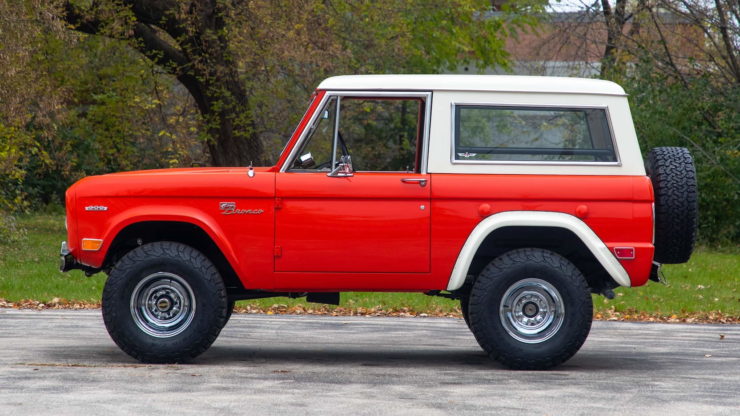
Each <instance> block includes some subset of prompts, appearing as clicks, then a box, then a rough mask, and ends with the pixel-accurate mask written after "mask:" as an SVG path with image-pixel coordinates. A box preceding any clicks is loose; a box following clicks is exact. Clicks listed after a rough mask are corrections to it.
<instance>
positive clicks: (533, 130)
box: [453, 105, 617, 162]
mask: <svg viewBox="0 0 740 416" xmlns="http://www.w3.org/2000/svg"><path fill="white" fill-rule="evenodd" d="M453 157H454V160H455V161H542V162H616V161H617V156H616V152H615V151H614V145H613V142H612V137H611V133H610V130H609V125H608V122H607V117H606V110H604V109H601V108H597V109H591V108H587V109H583V108H547V107H542V108H537V107H528V108H523V107H502V106H478V105H459V106H455V148H454V156H453Z"/></svg>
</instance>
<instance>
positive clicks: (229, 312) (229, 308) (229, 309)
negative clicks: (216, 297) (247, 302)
mask: <svg viewBox="0 0 740 416" xmlns="http://www.w3.org/2000/svg"><path fill="white" fill-rule="evenodd" d="M234 306H236V302H235V301H233V300H230V301H229V302H228V304H227V305H226V322H224V325H226V324H227V323H228V322H229V319H231V315H232V314H233V313H234Z"/></svg>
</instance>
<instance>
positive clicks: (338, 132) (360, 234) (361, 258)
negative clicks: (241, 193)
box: [275, 93, 431, 273]
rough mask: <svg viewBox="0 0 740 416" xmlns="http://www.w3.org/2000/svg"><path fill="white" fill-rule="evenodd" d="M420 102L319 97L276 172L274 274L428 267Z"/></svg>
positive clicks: (394, 97)
mask: <svg viewBox="0 0 740 416" xmlns="http://www.w3.org/2000/svg"><path fill="white" fill-rule="evenodd" d="M426 102H427V97H426V95H424V94H417V95H408V94H407V95H404V96H399V95H395V94H389V93H385V94H382V95H362V96H358V95H347V94H346V93H345V94H344V95H342V96H338V95H328V96H327V99H326V104H325V106H324V107H323V108H322V110H320V112H319V113H318V117H317V118H316V120H315V121H314V123H313V126H312V128H311V129H309V132H308V133H307V135H306V136H307V137H305V138H304V140H303V141H302V142H300V143H298V144H297V146H299V149H298V152H296V154H295V156H294V158H293V160H288V162H287V163H288V165H287V166H288V167H287V168H285V169H283V171H282V172H280V173H278V174H277V178H276V196H277V201H276V208H277V209H276V216H275V231H276V233H275V245H276V247H275V270H276V271H278V272H329V273H332V272H347V273H424V272H428V271H429V263H430V258H429V256H430V214H429V213H430V209H429V208H430V207H429V200H430V188H431V183H430V180H429V179H430V178H429V176H428V175H427V174H426V173H422V172H421V169H420V165H421V163H420V160H421V158H420V153H421V148H422V142H423V140H422V137H423V120H424V118H425V117H424V116H425V112H426Z"/></svg>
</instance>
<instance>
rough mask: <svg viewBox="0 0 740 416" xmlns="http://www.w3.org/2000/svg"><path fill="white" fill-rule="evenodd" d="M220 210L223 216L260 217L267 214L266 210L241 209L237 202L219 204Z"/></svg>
mask: <svg viewBox="0 0 740 416" xmlns="http://www.w3.org/2000/svg"><path fill="white" fill-rule="evenodd" d="M218 209H220V210H221V214H222V215H234V214H237V215H259V214H262V213H263V212H265V210H264V209H239V208H237V207H236V202H219V204H218Z"/></svg>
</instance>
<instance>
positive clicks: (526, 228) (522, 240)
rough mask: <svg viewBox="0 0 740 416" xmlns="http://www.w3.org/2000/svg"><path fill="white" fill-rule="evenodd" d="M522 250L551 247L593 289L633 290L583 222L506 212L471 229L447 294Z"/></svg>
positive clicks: (569, 217) (543, 213)
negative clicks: (494, 261)
mask: <svg viewBox="0 0 740 416" xmlns="http://www.w3.org/2000/svg"><path fill="white" fill-rule="evenodd" d="M524 247H533V248H542V249H547V250H550V251H553V252H556V253H558V254H560V255H562V256H563V257H565V258H567V259H568V260H569V261H571V262H572V263H573V264H574V265H575V266H576V267H577V268H578V269H579V270H581V272H582V273H583V274H584V276H585V277H586V279H587V281H588V284H589V286H590V287H591V288H592V290H593V291H596V292H599V291H601V290H602V289H605V288H611V287H614V286H615V285H620V286H631V281H630V277H629V275H628V274H627V271H626V270H625V269H624V267H622V265H621V264H620V263H619V261H618V260H617V259H616V258H615V257H614V256H613V255H612V254H611V252H610V251H609V248H608V247H607V246H606V245H605V244H604V242H603V241H601V239H600V238H599V237H598V236H597V235H596V234H595V233H594V232H593V230H591V228H590V227H589V226H588V225H587V224H586V223H584V222H583V221H581V220H580V219H578V218H576V217H574V216H572V215H569V214H564V213H561V212H547V211H507V212H502V213H498V214H494V215H491V216H489V217H487V218H485V219H484V220H483V221H481V222H480V223H479V224H478V225H477V226H476V227H475V228H474V229H473V231H472V232H471V233H470V235H469V236H468V239H467V241H466V242H465V244H464V245H463V248H462V249H461V250H460V253H459V255H458V258H457V261H456V262H455V266H454V268H453V270H452V274H451V275H450V280H449V282H448V285H447V290H450V291H453V290H458V289H460V288H461V287H463V285H464V284H465V282H466V279H467V277H468V276H469V275H477V274H478V273H479V272H480V271H481V270H482V269H483V267H485V265H486V264H488V263H489V262H490V261H491V260H492V259H494V258H496V257H498V256H499V255H501V254H503V253H505V252H507V251H510V250H513V249H517V248H524ZM610 280H611V281H610Z"/></svg>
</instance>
